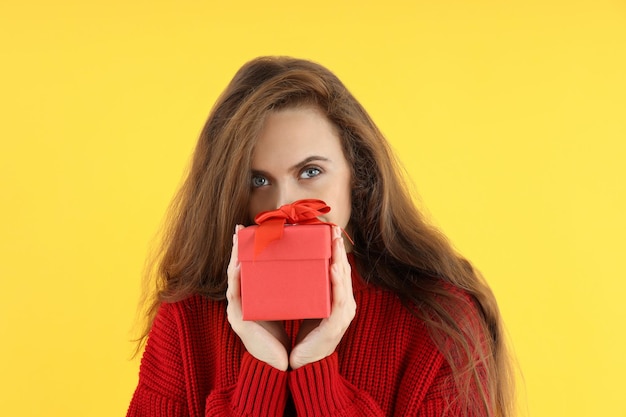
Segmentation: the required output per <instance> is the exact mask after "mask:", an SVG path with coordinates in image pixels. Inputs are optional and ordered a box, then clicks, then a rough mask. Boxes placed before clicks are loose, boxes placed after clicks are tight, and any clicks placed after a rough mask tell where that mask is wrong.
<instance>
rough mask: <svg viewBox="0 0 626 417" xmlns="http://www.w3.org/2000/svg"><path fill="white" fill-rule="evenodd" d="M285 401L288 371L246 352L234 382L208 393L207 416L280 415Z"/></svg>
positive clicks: (265, 416)
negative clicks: (230, 385)
mask: <svg viewBox="0 0 626 417" xmlns="http://www.w3.org/2000/svg"><path fill="white" fill-rule="evenodd" d="M286 402H287V372H284V371H280V370H278V369H276V368H274V367H272V366H270V365H268V364H266V363H265V362H261V361H259V360H258V359H256V358H255V357H253V356H252V355H250V354H249V353H248V352H245V353H244V355H243V359H242V362H241V369H240V370H239V377H238V378H237V383H236V384H235V385H234V386H233V387H231V388H228V389H224V390H216V391H214V392H212V393H211V394H209V396H208V397H207V401H206V416H207V417H208V416H241V417H243V416H255V417H256V416H258V417H271V416H275V417H278V416H282V415H283V412H284V410H285V403H286ZM225 411H227V412H225Z"/></svg>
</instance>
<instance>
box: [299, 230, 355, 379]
mask: <svg viewBox="0 0 626 417" xmlns="http://www.w3.org/2000/svg"><path fill="white" fill-rule="evenodd" d="M330 278H331V284H332V291H333V303H332V308H331V312H330V316H329V317H328V318H325V319H323V320H321V321H320V320H305V321H304V322H303V323H302V325H301V326H300V331H299V332H298V337H297V339H296V345H295V347H294V348H293V350H292V351H291V355H290V356H289V364H290V365H291V368H292V369H298V368H299V367H301V366H304V365H306V364H309V363H312V362H316V361H318V360H320V359H323V358H325V357H327V356H329V355H331V354H332V353H333V352H334V351H335V349H336V348H337V345H338V344H339V342H340V341H341V338H342V337H343V335H344V334H345V333H346V330H348V326H350V323H351V322H352V319H354V315H355V314H356V302H355V301H354V294H353V293H352V276H351V268H350V263H349V262H348V257H347V255H346V248H345V245H344V243H343V238H342V237H341V228H339V227H337V226H334V227H333V247H332V263H331V265H330Z"/></svg>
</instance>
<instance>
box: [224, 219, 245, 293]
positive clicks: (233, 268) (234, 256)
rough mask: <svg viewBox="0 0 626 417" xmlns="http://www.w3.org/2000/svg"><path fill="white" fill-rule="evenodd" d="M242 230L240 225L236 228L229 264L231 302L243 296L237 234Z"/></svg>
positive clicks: (228, 291)
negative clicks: (240, 282)
mask: <svg viewBox="0 0 626 417" xmlns="http://www.w3.org/2000/svg"><path fill="white" fill-rule="evenodd" d="M241 229H242V227H241V226H239V225H237V226H236V227H235V233H234V234H233V247H232V250H231V252H230V261H229V262H228V268H227V275H228V290H227V291H226V298H227V299H228V300H229V301H233V300H234V299H238V298H239V297H240V295H241V290H240V284H239V274H240V269H241V268H240V264H239V247H238V246H239V244H238V242H239V237H238V236H237V232H238V231H239V230H241Z"/></svg>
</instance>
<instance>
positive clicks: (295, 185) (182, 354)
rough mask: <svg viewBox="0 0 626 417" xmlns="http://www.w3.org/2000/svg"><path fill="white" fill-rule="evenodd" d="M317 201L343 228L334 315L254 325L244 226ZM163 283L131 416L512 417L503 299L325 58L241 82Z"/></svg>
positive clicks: (194, 177)
mask: <svg viewBox="0 0 626 417" xmlns="http://www.w3.org/2000/svg"><path fill="white" fill-rule="evenodd" d="M308 198H315V199H320V200H323V201H325V202H326V203H327V204H328V205H329V206H330V207H331V208H332V210H331V211H330V212H329V213H328V214H327V215H325V216H322V217H321V219H322V220H324V221H327V222H331V223H334V224H336V225H337V226H336V227H335V228H334V229H333V246H332V259H331V268H330V276H331V284H332V294H333V301H332V306H331V313H330V316H329V317H328V318H326V319H323V320H317V321H312V320H306V321H287V322H254V321H244V320H242V315H241V299H240V290H239V279H240V271H239V269H240V267H239V261H238V254H237V244H236V243H237V234H236V232H237V230H239V229H240V228H241V227H242V225H251V224H252V219H254V217H255V216H256V215H257V214H258V213H259V212H262V211H265V210H272V209H276V208H277V207H279V206H281V205H283V204H288V203H291V202H293V201H295V200H299V199H308ZM236 225H237V226H236ZM233 228H235V233H234V234H233ZM341 228H343V229H344V230H345V231H346V233H347V234H348V235H349V236H350V237H351V240H352V241H353V242H354V245H352V243H351V241H350V240H348V239H345V240H344V239H343V238H342V231H341ZM157 275H158V278H159V285H158V292H157V296H156V298H155V299H154V301H153V302H152V304H151V309H150V313H149V315H148V316H149V320H148V321H149V326H148V327H147V330H146V334H145V336H144V338H143V339H144V340H145V339H147V344H146V347H145V352H144V355H143V358H142V363H141V368H140V375H139V384H138V386H137V389H136V392H135V395H134V397H133V400H132V402H131V404H130V407H129V410H128V415H129V416H155V415H158V416H203V415H204V416H282V415H307V416H309V415H310V416H317V415H320V416H321V415H327V416H443V415H450V416H461V415H468V416H508V415H510V413H511V408H510V407H511V391H512V388H511V383H510V374H509V367H508V356H507V352H506V350H505V347H504V343H503V334H502V325H501V318H500V314H499V311H498V307H497V304H496V301H495V299H494V296H493V294H492V292H491V291H490V289H489V287H488V286H487V285H486V284H485V283H484V281H483V280H482V279H481V277H480V276H479V274H478V273H477V272H476V271H474V270H473V268H472V266H471V265H470V264H469V262H467V261H466V260H465V259H463V258H462V257H460V256H459V255H458V254H456V253H455V252H454V251H453V249H452V248H451V246H450V245H449V243H448V242H447V241H446V239H445V238H444V237H443V236H442V235H441V234H439V233H438V232H437V231H436V230H435V229H433V228H432V227H431V226H429V225H427V224H426V223H425V221H424V220H423V219H422V217H421V216H420V214H419V213H418V211H417V209H416V208H415V206H414V204H413V202H412V200H411V197H410V195H409V193H408V192H407V190H406V189H405V188H404V186H403V183H402V181H401V178H400V175H399V174H398V168H397V167H396V165H395V162H394V159H393V157H392V155H391V153H390V150H389V147H388V145H387V143H386V141H385V139H384V138H383V136H382V134H381V133H380V131H379V130H378V129H377V127H376V126H375V125H374V123H373V122H372V120H371V119H370V117H369V116H368V115H367V113H366V112H365V110H364V109H363V108H362V107H361V105H360V104H359V103H358V102H357V101H356V100H355V98H354V97H353V96H352V95H351V94H350V93H349V92H348V90H347V89H346V88H345V87H344V85H343V84H342V83H341V82H340V81H339V79H337V77H336V76H334V75H333V74H332V73H331V72H329V71H328V70H327V69H325V68H323V67H322V66H320V65H317V64H315V63H312V62H309V61H305V60H299V59H293V58H285V57H264V58H258V59H255V60H253V61H251V62H249V63H247V64H245V65H244V66H243V67H242V68H241V69H240V70H239V71H238V73H237V74H236V75H235V77H234V79H233V80H232V81H231V83H230V84H229V86H228V87H227V88H226V91H225V92H224V93H223V94H222V95H221V97H220V98H219V99H218V101H217V103H216V105H215V107H214V108H213V110H212V112H211V114H210V115H209V118H208V120H207V122H206V125H205V127H204V129H203V131H202V133H201V135H200V139H199V141H198V144H197V147H196V150H195V153H194V158H193V162H192V167H191V171H190V173H189V175H188V178H187V180H186V182H185V183H184V185H183V187H182V189H181V190H180V192H179V194H178V196H177V198H176V200H175V204H174V205H173V207H172V209H171V219H170V223H169V229H168V230H167V233H166V235H165V240H164V243H163V246H162V253H161V256H160V257H159V264H158V274H157Z"/></svg>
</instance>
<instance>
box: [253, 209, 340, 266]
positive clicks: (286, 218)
mask: <svg viewBox="0 0 626 417" xmlns="http://www.w3.org/2000/svg"><path fill="white" fill-rule="evenodd" d="M329 211H330V207H328V206H327V205H326V203H325V202H323V201H322V200H316V199H306V200H298V201H294V202H293V203H291V204H285V205H284V206H281V207H280V208H278V209H276V210H270V211H264V212H261V213H259V214H257V215H256V217H255V218H254V222H255V223H256V224H258V225H259V227H258V229H257V230H256V233H255V236H254V256H255V257H256V256H257V255H258V254H259V253H261V252H263V249H265V248H266V247H267V246H268V245H269V244H270V243H272V242H273V241H275V240H279V239H281V238H282V237H283V231H284V226H285V224H328V225H331V226H334V224H333V223H328V222H323V221H321V220H320V219H318V218H317V216H321V215H323V214H326V213H328V212H329Z"/></svg>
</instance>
